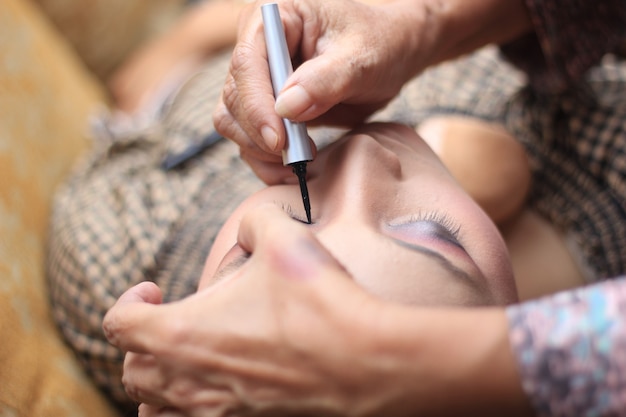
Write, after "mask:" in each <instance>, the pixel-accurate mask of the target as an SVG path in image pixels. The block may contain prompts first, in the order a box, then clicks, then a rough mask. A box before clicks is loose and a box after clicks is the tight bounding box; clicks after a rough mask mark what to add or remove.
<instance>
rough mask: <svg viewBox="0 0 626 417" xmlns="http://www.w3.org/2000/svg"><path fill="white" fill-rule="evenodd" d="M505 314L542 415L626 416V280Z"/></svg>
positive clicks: (529, 304)
mask: <svg viewBox="0 0 626 417" xmlns="http://www.w3.org/2000/svg"><path fill="white" fill-rule="evenodd" d="M507 314H508V318H509V325H510V340H511V345H512V347H513V351H514V354H515V357H516V358H517V361H518V365H519V366H518V367H519V371H520V375H521V380H522V386H523V388H524V391H525V392H526V394H527V395H528V397H529V399H530V401H531V403H532V404H533V407H534V409H535V411H536V412H537V414H538V415H539V416H554V417H558V416H598V417H601V416H624V415H626V277H622V278H619V279H616V280H611V281H606V282H603V283H601V284H596V285H592V286H588V287H585V288H580V289H577V290H573V291H568V292H563V293H559V294H557V295H554V296H550V297H546V298H542V299H539V300H535V301H530V302H526V303H522V304H519V305H514V306H510V307H508V309H507Z"/></svg>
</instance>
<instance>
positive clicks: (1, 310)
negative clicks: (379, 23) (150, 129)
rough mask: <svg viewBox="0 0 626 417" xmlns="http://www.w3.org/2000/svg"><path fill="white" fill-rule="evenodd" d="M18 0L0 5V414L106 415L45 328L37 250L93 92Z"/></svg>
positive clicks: (96, 98) (68, 54)
mask: <svg viewBox="0 0 626 417" xmlns="http://www.w3.org/2000/svg"><path fill="white" fill-rule="evenodd" d="M81 65H82V64H81V63H80V61H79V60H78V59H77V58H76V57H75V56H74V55H73V51H72V50H71V48H69V47H68V46H67V45H66V44H64V43H63V41H62V40H61V38H60V37H59V36H58V35H57V34H56V33H55V32H54V30H53V29H52V27H51V26H50V25H48V24H47V21H46V20H45V19H44V18H43V15H42V14H41V13H40V11H39V10H38V9H37V8H36V7H35V6H33V4H31V3H30V2H29V1H26V0H2V1H1V2H0V115H1V116H0V415H2V416H24V417H38V416H55V417H65V416H89V417H100V416H102V417H104V416H114V415H116V414H115V412H114V410H113V409H112V408H111V406H110V405H108V403H107V402H106V401H105V400H104V398H103V396H102V395H101V394H100V393H99V392H98V391H97V390H96V389H95V388H94V386H93V385H92V384H91V383H90V382H89V379H88V378H87V377H86V375H85V374H84V373H83V371H82V369H81V367H80V366H79V363H78V362H77V360H76V358H75V356H74V355H73V353H72V352H71V351H70V350H69V349H68V348H67V347H66V345H65V344H64V343H63V341H62V339H61V337H60V333H59V332H58V331H57V328H56V327H55V325H54V324H53V321H52V319H51V314H50V306H49V302H48V297H47V293H46V284H45V279H44V253H45V251H44V244H45V240H46V230H47V222H48V215H49V210H50V202H51V197H52V193H53V191H54V188H55V186H56V185H57V184H58V183H59V181H60V180H61V179H62V178H63V176H64V175H66V174H67V172H68V169H69V168H70V166H71V164H72V161H73V160H74V158H75V157H76V156H77V154H78V153H79V152H80V151H81V150H82V149H83V147H84V146H85V144H86V141H85V133H86V121H87V117H88V114H90V112H92V111H93V110H94V108H95V106H102V105H103V104H102V103H103V99H102V98H103V97H104V95H103V92H102V90H101V89H100V87H99V86H98V84H97V83H96V82H95V81H94V79H93V78H91V76H89V73H88V72H86V71H85V69H84V68H83V67H82V66H81Z"/></svg>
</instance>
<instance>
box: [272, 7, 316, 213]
mask: <svg viewBox="0 0 626 417" xmlns="http://www.w3.org/2000/svg"><path fill="white" fill-rule="evenodd" d="M261 13H262V15H263V29H264V32H265V44H266V45H267V57H268V61H269V67H270V76H271V78H272V87H273V89H274V96H275V97H277V96H278V93H280V90H282V88H283V86H284V85H285V82H286V81H287V78H288V77H289V76H290V75H291V73H293V67H292V65H291V59H290V57H289V50H288V49H287V40H286V39H285V29H284V28H283V23H282V21H281V20H280V13H279V12H278V5H277V4H276V3H268V4H264V5H262V6H261ZM283 124H284V125H285V131H286V132H287V143H286V145H285V148H284V149H283V165H285V166H287V165H289V166H291V167H292V169H293V172H294V173H295V174H296V175H297V176H298V182H299V183H300V194H302V203H303V204H304V211H305V212H306V218H307V221H308V222H309V224H310V223H311V202H310V201H309V190H308V188H307V185H306V163H307V162H310V161H312V160H313V151H312V149H311V143H310V141H309V135H308V134H307V131H306V125H305V124H304V123H296V122H292V121H291V120H288V119H283Z"/></svg>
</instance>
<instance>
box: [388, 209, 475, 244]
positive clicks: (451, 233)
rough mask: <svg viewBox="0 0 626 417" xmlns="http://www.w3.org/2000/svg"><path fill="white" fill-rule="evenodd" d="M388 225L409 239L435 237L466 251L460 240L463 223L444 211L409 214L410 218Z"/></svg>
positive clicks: (391, 229) (394, 231)
mask: <svg viewBox="0 0 626 417" xmlns="http://www.w3.org/2000/svg"><path fill="white" fill-rule="evenodd" d="M387 227H388V229H389V231H391V232H393V233H394V234H398V233H399V234H401V235H402V236H405V237H407V238H409V239H413V238H416V239H419V238H420V237H427V238H431V237H434V238H436V239H437V240H440V241H443V242H446V243H449V244H452V245H454V246H456V247H458V248H460V249H462V250H463V251H465V248H464V247H463V245H462V244H461V243H460V241H459V235H460V232H461V225H460V224H458V223H456V222H455V221H454V220H453V219H452V218H451V217H450V216H448V215H446V214H444V213H439V212H426V213H423V212H420V213H418V214H416V215H411V216H409V217H408V219H399V220H395V221H393V222H391V223H389V224H388V225H387Z"/></svg>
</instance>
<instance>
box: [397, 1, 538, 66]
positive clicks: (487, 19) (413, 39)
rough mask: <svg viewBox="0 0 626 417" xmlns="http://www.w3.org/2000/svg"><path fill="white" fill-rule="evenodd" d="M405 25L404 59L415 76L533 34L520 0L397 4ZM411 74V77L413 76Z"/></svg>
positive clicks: (409, 2)
mask: <svg viewBox="0 0 626 417" xmlns="http://www.w3.org/2000/svg"><path fill="white" fill-rule="evenodd" d="M388 6H389V7H392V8H393V7H396V8H397V10H398V11H399V13H400V14H399V15H398V20H399V22H403V21H406V23H407V25H405V27H406V29H407V30H408V32H407V33H408V36H407V38H408V39H409V42H407V43H406V45H407V47H406V48H407V49H406V50H407V51H408V54H407V56H411V59H412V60H413V68H415V69H416V74H417V73H419V72H421V71H422V70H423V69H425V68H427V67H429V66H432V65H435V64H438V63H440V62H442V61H445V60H447V59H452V58H456V57H458V56H460V55H463V54H465V53H469V52H472V51H474V50H476V49H478V48H480V47H482V46H485V45H487V44H492V43H495V44H503V43H506V42H509V41H511V40H514V39H516V38H518V37H520V36H522V35H524V34H526V33H528V32H529V31H531V30H532V24H531V21H530V16H529V13H528V10H527V9H526V6H525V5H524V2H523V0H512V1H504V2H503V1H500V0H472V1H467V0H446V1H433V0H396V1H391V2H390V3H388ZM416 74H414V75H416Z"/></svg>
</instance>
